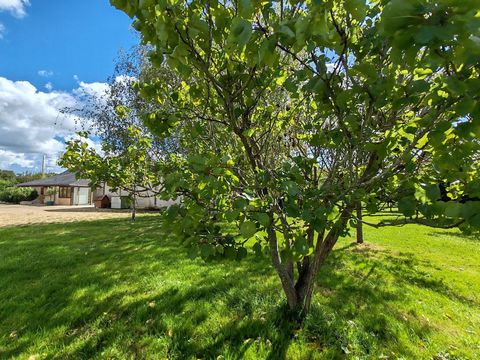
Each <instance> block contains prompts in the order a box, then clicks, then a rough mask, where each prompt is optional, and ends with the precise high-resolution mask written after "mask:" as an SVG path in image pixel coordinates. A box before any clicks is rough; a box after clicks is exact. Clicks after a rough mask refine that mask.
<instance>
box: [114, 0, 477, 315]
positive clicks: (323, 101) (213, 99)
mask: <svg viewBox="0 0 480 360" xmlns="http://www.w3.org/2000/svg"><path fill="white" fill-rule="evenodd" d="M111 3H112V4H113V5H115V6H116V7H117V8H119V9H121V10H123V11H124V12H126V13H127V14H128V15H129V16H131V17H132V18H134V21H133V25H134V27H135V28H136V29H137V30H138V31H139V32H140V33H141V36H142V42H143V43H144V44H148V46H150V47H151V48H152V51H151V53H150V61H151V63H152V64H153V66H154V67H157V68H160V67H164V66H168V67H169V68H171V69H174V70H175V71H176V72H177V74H178V76H179V77H180V79H181V82H180V84H179V86H178V87H177V88H172V87H171V86H170V84H169V82H168V81H167V82H166V81H162V80H161V79H157V80H155V81H148V80H147V81H140V82H139V83H138V84H137V86H138V87H139V89H140V92H141V94H142V96H143V97H144V98H145V99H147V100H148V101H150V102H151V103H155V104H156V106H155V108H154V109H152V111H150V112H148V114H145V115H144V117H143V119H144V123H145V124H146V125H147V126H148V128H149V129H150V131H151V132H152V133H153V134H155V136H157V137H168V136H171V135H172V134H174V133H175V134H178V136H179V139H181V143H182V146H183V147H186V148H189V149H191V151H188V152H185V153H176V154H171V155H170V156H167V157H165V158H164V159H162V161H161V166H163V167H164V169H165V171H166V172H167V171H168V172H167V173H166V174H167V175H166V176H165V179H164V186H165V189H166V191H167V192H168V193H169V196H170V197H173V194H175V195H177V194H182V195H183V196H184V202H183V204H182V205H181V206H180V207H172V208H171V209H170V210H169V216H170V222H169V224H173V225H174V226H175V229H176V231H177V233H178V234H179V235H181V236H183V238H184V239H185V240H186V241H187V242H189V243H190V244H192V252H191V253H192V256H202V257H203V258H205V259H210V258H212V257H215V256H219V257H222V256H227V257H236V258H241V257H243V256H245V255H246V253H247V250H246V247H245V244H246V243H247V242H251V243H252V244H254V245H253V247H252V248H253V250H254V251H255V252H256V253H258V254H261V253H262V252H264V251H265V252H266V253H268V254H269V255H270V257H271V260H272V264H273V266H274V267H275V269H276V271H277V273H278V275H279V277H280V280H281V283H282V287H283V289H284V292H285V294H286V296H287V301H288V304H289V305H290V307H291V308H292V309H293V310H295V311H298V312H300V313H305V312H306V311H308V309H309V307H310V303H311V296H312V292H313V280H314V278H315V276H316V275H317V273H318V270H319V268H320V266H321V265H322V263H323V262H324V261H325V258H326V257H327V255H328V254H329V253H330V251H331V250H332V248H333V247H334V245H335V243H336V241H337V239H338V238H339V237H340V236H343V235H345V234H346V233H348V231H349V228H350V226H354V225H355V223H356V222H357V221H360V220H359V219H358V218H357V216H356V215H355V207H356V206H357V205H358V204H359V203H360V204H362V206H363V207H364V208H365V209H366V211H367V212H368V213H375V212H376V211H377V210H378V204H379V202H380V199H381V197H382V196H383V195H384V194H385V193H390V194H393V193H395V194H400V195H401V197H400V198H399V199H398V208H399V211H400V212H401V213H403V215H404V216H405V219H403V220H402V221H403V222H409V221H410V222H413V221H418V222H422V223H425V224H428V225H432V226H445V227H449V226H460V227H462V228H463V229H464V230H465V231H472V230H474V229H476V228H479V227H480V203H479V202H478V201H475V199H478V197H479V196H480V177H479V176H478V170H479V161H478V156H479V145H480V144H479V141H478V136H479V135H480V119H479V114H480V103H479V96H480V95H479V94H480V77H479V71H480V62H479V59H480V3H479V2H478V1H477V0H464V1H455V0H435V1H433V0H425V1H419V0H391V1H388V0H370V1H366V0H325V1H322V0H313V1H298V0H291V1H286V0H285V1H284V0H282V1H251V0H240V1H217V0H193V1H188V2H184V1H176V0H141V1H138V0H111ZM167 103H168V104H173V106H165V107H164V106H162V105H163V104H167ZM440 185H441V186H442V188H443V190H444V191H445V192H446V193H448V201H445V199H442V196H441V188H440ZM466 195H468V196H466ZM467 198H468V199H467ZM414 215H417V216H416V217H415V218H412V216H414ZM395 223H398V221H397V222H392V223H382V224H372V225H374V226H383V225H394V224H395Z"/></svg>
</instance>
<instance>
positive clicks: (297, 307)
mask: <svg viewBox="0 0 480 360" xmlns="http://www.w3.org/2000/svg"><path fill="white" fill-rule="evenodd" d="M352 208H353V207H352ZM352 208H350V207H349V208H347V209H344V210H343V212H342V214H341V216H340V219H339V220H338V222H337V223H336V224H335V225H334V226H333V227H332V228H331V229H330V231H329V232H328V233H327V234H326V235H325V231H322V232H320V233H318V235H317V241H316V243H315V244H314V246H315V250H314V252H313V254H312V255H310V256H309V257H307V258H304V259H303V261H302V262H301V263H300V264H298V263H297V269H298V278H297V281H296V282H295V280H294V278H293V274H292V275H290V273H289V271H288V267H287V264H288V262H287V263H284V262H282V259H281V257H280V253H279V251H278V242H277V235H276V232H275V230H274V228H273V227H272V226H269V228H268V229H267V233H268V239H269V245H270V255H271V258H272V263H273V266H274V268H275V270H276V271H277V274H278V276H279V277H280V281H281V283H282V288H283V290H284V292H285V295H286V297H287V303H288V307H289V309H290V311H291V315H293V316H294V318H295V319H296V320H297V321H298V320H299V321H301V320H302V319H303V318H304V317H305V315H307V314H308V312H309V311H310V307H311V304H312V297H313V291H314V287H315V280H316V276H317V274H318V271H319V270H320V267H321V266H322V265H323V263H324V262H325V260H326V258H327V256H328V254H329V253H330V252H331V251H332V249H333V247H334V246H335V243H336V242H337V240H338V238H339V236H340V234H341V233H342V231H343V230H344V229H345V226H346V224H347V222H348V219H349V218H350V214H351V211H352ZM270 223H271V224H273V214H270ZM310 235H312V236H313V233H312V234H310ZM307 236H309V234H308V233H307ZM312 245H313V244H312Z"/></svg>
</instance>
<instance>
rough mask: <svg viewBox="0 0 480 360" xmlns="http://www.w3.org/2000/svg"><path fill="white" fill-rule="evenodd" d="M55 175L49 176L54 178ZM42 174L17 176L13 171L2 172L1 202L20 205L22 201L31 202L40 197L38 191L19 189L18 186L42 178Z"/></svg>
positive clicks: (0, 181)
mask: <svg viewBox="0 0 480 360" xmlns="http://www.w3.org/2000/svg"><path fill="white" fill-rule="evenodd" d="M52 175H55V174H53V173H52V174H47V175H45V176H52ZM42 176H43V175H42V174H41V173H23V174H16V173H15V172H13V171H11V170H0V202H6V203H12V204H18V203H20V202H21V201H31V200H35V199H36V198H37V197H38V193H37V191H36V190H34V189H31V188H19V187H17V186H16V185H17V184H20V183H24V182H28V181H32V180H36V179H41V178H42Z"/></svg>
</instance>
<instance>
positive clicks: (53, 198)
mask: <svg viewBox="0 0 480 360" xmlns="http://www.w3.org/2000/svg"><path fill="white" fill-rule="evenodd" d="M17 186H19V187H30V188H33V189H35V190H36V191H37V193H38V203H39V204H47V203H49V202H51V203H52V204H55V205H89V204H92V199H93V194H92V191H91V190H90V181H89V180H86V179H78V180H77V179H76V178H75V174H73V173H71V172H69V171H65V172H63V173H61V174H58V175H54V176H50V177H46V178H43V179H38V180H33V181H28V182H25V183H21V184H18V185H17Z"/></svg>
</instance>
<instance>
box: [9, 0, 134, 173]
mask: <svg viewBox="0 0 480 360" xmlns="http://www.w3.org/2000/svg"><path fill="white" fill-rule="evenodd" d="M130 25H131V19H130V18H129V17H128V16H126V15H125V14H124V13H122V12H120V11H118V10H116V9H115V8H113V7H112V6H111V5H110V4H109V1H108V0H0V129H2V130H4V131H3V132H0V168H9V169H13V170H16V171H32V170H37V169H38V166H39V162H40V160H39V159H41V157H42V154H47V156H48V157H49V158H50V159H51V163H52V164H51V165H52V168H54V162H55V160H56V157H58V155H59V153H60V152H61V150H62V139H65V138H66V137H68V136H69V133H73V132H74V128H73V125H72V124H71V122H70V121H69V120H67V119H62V121H59V120H58V116H59V115H58V112H57V113H56V110H58V109H59V108H61V107H62V106H65V105H66V104H67V105H68V104H69V102H71V101H72V98H74V97H75V95H76V94H78V93H79V92H84V93H85V92H87V93H89V92H98V91H100V90H101V89H103V88H104V86H105V82H106V80H107V78H108V77H109V76H111V75H112V74H113V70H114V64H115V59H116V57H117V55H118V52H119V50H120V49H125V50H128V49H129V48H131V46H133V45H135V44H136V43H138V38H137V35H136V34H135V33H134V31H133V30H132V29H131V27H130ZM2 114H3V115H2ZM2 133H3V135H2ZM26 142H28V143H26Z"/></svg>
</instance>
